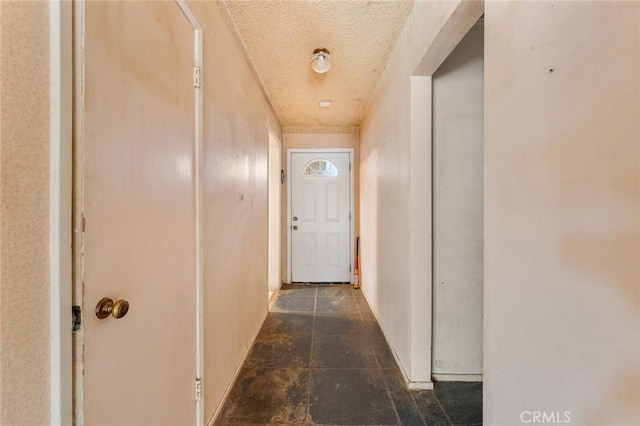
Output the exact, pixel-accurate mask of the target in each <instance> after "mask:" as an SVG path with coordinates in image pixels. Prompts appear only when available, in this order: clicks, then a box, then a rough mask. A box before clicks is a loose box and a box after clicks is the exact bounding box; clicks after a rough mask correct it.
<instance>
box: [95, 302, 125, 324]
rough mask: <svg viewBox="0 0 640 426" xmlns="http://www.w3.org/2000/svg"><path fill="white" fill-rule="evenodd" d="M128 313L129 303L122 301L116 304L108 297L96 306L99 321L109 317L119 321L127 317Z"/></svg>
mask: <svg viewBox="0 0 640 426" xmlns="http://www.w3.org/2000/svg"><path fill="white" fill-rule="evenodd" d="M127 312H129V302H127V301H126V300H122V299H121V300H118V301H117V302H115V303H114V302H113V300H111V299H109V298H108V297H103V298H102V299H100V301H99V302H98V304H97V305H96V317H98V319H105V318H107V317H108V316H109V315H111V316H112V317H114V318H116V319H118V318H122V317H123V316H125V315H127Z"/></svg>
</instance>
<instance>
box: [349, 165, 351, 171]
mask: <svg viewBox="0 0 640 426" xmlns="http://www.w3.org/2000/svg"><path fill="white" fill-rule="evenodd" d="M349 171H351V163H349Z"/></svg>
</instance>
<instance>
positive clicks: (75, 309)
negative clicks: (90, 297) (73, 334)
mask: <svg viewBox="0 0 640 426" xmlns="http://www.w3.org/2000/svg"><path fill="white" fill-rule="evenodd" d="M81 325H82V309H81V308H80V306H78V305H73V306H72V307H71V330H73V331H78V330H80V326H81Z"/></svg>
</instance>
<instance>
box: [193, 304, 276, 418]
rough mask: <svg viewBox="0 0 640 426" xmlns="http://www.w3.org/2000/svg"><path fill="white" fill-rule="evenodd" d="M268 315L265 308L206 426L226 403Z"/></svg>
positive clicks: (216, 416)
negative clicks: (260, 320) (262, 316)
mask: <svg viewBox="0 0 640 426" xmlns="http://www.w3.org/2000/svg"><path fill="white" fill-rule="evenodd" d="M271 303H273V298H272V302H271ZM268 315H269V309H267V311H266V312H265V314H264V318H263V319H262V322H261V323H260V328H258V332H257V333H256V335H255V336H253V339H251V344H250V345H249V346H248V347H247V350H246V351H245V353H244V355H242V359H241V360H240V363H239V364H238V366H237V367H236V371H235V372H234V373H233V377H232V378H231V381H230V382H229V384H227V388H226V389H225V390H224V394H223V395H222V398H221V399H220V404H218V406H217V407H216V409H215V410H214V412H213V414H212V415H211V418H210V419H209V421H208V422H207V426H213V424H214V423H215V422H216V420H218V416H219V415H220V413H221V412H222V407H224V404H226V402H227V399H228V398H229V394H230V393H231V389H232V388H233V385H234V383H235V382H236V380H237V379H238V376H239V375H240V371H242V366H243V365H244V362H245V361H246V360H247V357H248V356H249V353H250V352H251V348H253V345H254V344H255V343H256V339H257V338H258V334H260V330H261V329H262V325H263V324H264V322H265V320H266V319H267V316H268ZM205 397H206V396H205Z"/></svg>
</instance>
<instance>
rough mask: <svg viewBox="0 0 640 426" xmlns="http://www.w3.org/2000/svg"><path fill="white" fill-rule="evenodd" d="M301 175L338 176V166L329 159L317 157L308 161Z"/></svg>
mask: <svg viewBox="0 0 640 426" xmlns="http://www.w3.org/2000/svg"><path fill="white" fill-rule="evenodd" d="M302 175H303V176H328V177H334V176H338V175H339V173H338V168H337V167H336V166H335V164H333V163H332V162H331V161H329V160H323V159H317V160H313V161H310V162H309V163H308V164H307V165H306V166H305V167H304V172H302Z"/></svg>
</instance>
